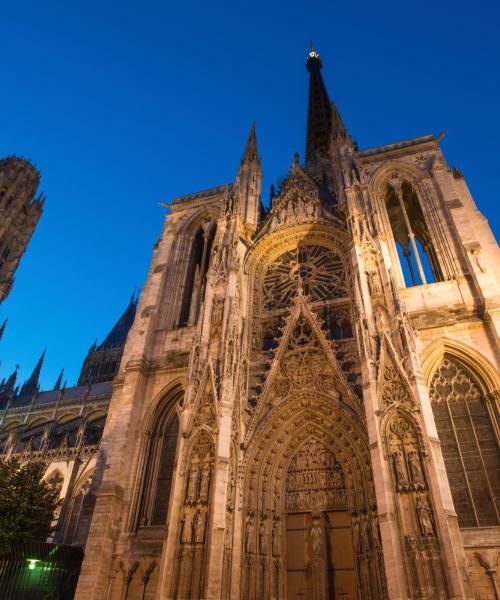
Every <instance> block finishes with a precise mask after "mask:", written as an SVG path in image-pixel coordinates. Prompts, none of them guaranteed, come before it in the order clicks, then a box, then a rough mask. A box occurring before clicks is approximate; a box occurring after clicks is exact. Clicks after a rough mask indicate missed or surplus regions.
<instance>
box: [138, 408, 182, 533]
mask: <svg viewBox="0 0 500 600" xmlns="http://www.w3.org/2000/svg"><path fill="white" fill-rule="evenodd" d="M178 433H179V417H178V416H177V412H176V410H175V402H168V403H166V405H165V407H164V408H163V410H162V411H161V412H160V414H159V415H158V418H157V419H156V423H155V425H154V427H153V429H152V431H151V433H150V436H149V441H148V448H147V453H146V463H145V465H144V485H143V489H142V495H141V501H140V507H139V521H138V522H139V526H148V525H165V521H166V518H167V510H168V501H169V498H170V488H171V484H172V475H173V469H174V462H175V452H176V448H177V436H178Z"/></svg>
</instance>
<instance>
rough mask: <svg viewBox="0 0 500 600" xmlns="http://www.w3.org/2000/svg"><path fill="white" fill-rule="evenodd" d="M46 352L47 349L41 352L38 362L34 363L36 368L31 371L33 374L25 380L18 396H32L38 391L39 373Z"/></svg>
mask: <svg viewBox="0 0 500 600" xmlns="http://www.w3.org/2000/svg"><path fill="white" fill-rule="evenodd" d="M46 352H47V349H45V350H44V351H43V352H42V356H40V358H39V359H38V362H37V363H36V367H35V368H34V369H33V373H31V375H30V377H29V379H27V380H26V381H25V382H24V383H23V386H22V387H21V391H20V392H19V395H20V396H26V395H28V394H34V393H36V392H38V390H39V389H40V384H39V383H38V380H39V378H40V373H41V371H42V365H43V360H44V358H45V353H46Z"/></svg>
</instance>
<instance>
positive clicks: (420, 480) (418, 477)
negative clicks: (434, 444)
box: [408, 450, 425, 487]
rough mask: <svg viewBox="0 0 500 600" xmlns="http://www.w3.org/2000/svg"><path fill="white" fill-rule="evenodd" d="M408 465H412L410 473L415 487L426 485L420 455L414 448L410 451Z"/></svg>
mask: <svg viewBox="0 0 500 600" xmlns="http://www.w3.org/2000/svg"><path fill="white" fill-rule="evenodd" d="M408 465H409V467H410V475H411V480H412V482H413V485H414V486H415V487H424V485H425V483H424V476H423V473H422V466H421V463H420V457H419V455H418V453H417V452H415V450H412V451H411V452H409V453H408Z"/></svg>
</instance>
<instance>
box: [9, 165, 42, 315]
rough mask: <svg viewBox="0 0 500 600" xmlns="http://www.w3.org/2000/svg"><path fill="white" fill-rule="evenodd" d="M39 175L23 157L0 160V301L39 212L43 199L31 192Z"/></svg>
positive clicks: (36, 183) (36, 221)
mask: <svg viewBox="0 0 500 600" xmlns="http://www.w3.org/2000/svg"><path fill="white" fill-rule="evenodd" d="M39 181H40V175H39V173H38V171H37V170H36V169H35V167H34V166H33V165H32V164H31V163H30V162H29V161H27V160H24V159H22V158H18V157H17V156H9V157H7V158H4V159H2V160H0V303H1V302H2V301H3V300H5V298H6V297H7V296H8V294H9V292H10V290H11V288H12V284H13V283H14V274H15V272H16V269H17V266H18V264H19V261H20V260H21V257H22V255H23V254H24V252H25V250H26V247H27V246H28V242H29V241H30V238H31V236H32V235H33V231H34V230H35V227H36V225H37V223H38V219H39V218H40V215H41V214H42V208H43V204H44V202H45V198H44V197H43V196H42V195H40V196H38V197H37V198H35V194H36V191H37V188H38V183H39Z"/></svg>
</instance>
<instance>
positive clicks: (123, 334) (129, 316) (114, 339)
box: [98, 296, 137, 350]
mask: <svg viewBox="0 0 500 600" xmlns="http://www.w3.org/2000/svg"><path fill="white" fill-rule="evenodd" d="M136 308H137V301H136V300H135V298H134V296H132V297H131V298H130V302H129V304H128V306H127V308H126V309H125V312H124V313H123V314H122V316H121V317H120V318H119V319H118V322H117V323H116V325H115V326H114V327H113V329H112V330H111V331H110V332H109V333H108V335H107V337H106V339H105V340H104V342H103V343H102V344H101V345H100V346H99V348H98V350H110V349H112V348H121V347H123V346H124V345H125V341H126V339H127V335H128V332H129V330H130V328H131V327H132V323H133V322H134V319H135V311H136Z"/></svg>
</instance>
